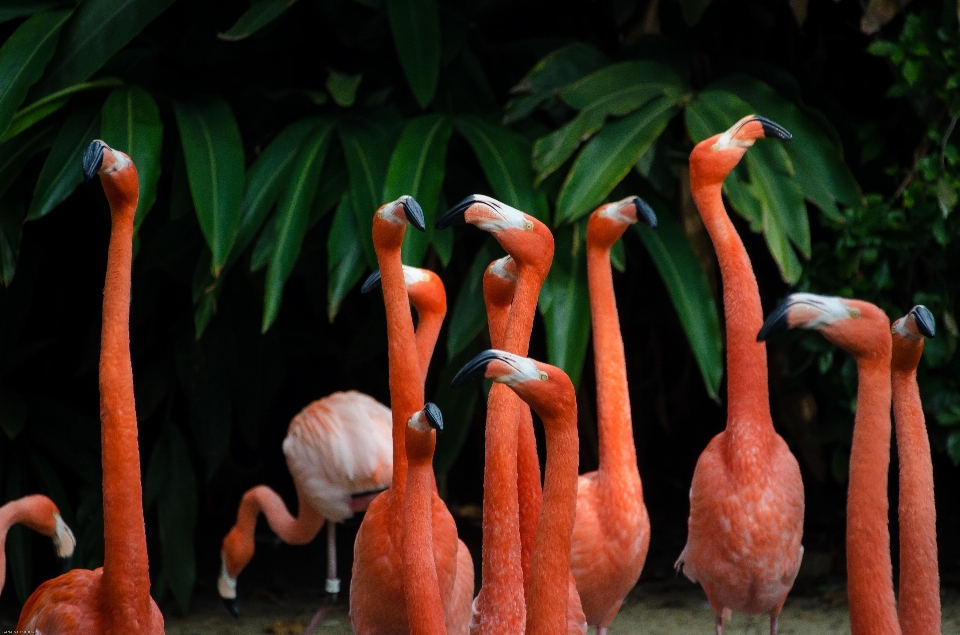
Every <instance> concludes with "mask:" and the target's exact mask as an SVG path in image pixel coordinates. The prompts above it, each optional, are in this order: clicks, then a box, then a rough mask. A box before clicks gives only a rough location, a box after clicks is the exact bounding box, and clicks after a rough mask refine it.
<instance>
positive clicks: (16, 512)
mask: <svg viewBox="0 0 960 635" xmlns="http://www.w3.org/2000/svg"><path fill="white" fill-rule="evenodd" d="M17 523H23V524H24V525H26V526H27V527H29V528H30V529H32V530H33V531H35V532H37V533H39V534H43V535H44V536H46V537H48V538H52V539H53V548H54V549H55V550H56V552H57V558H58V559H59V560H60V564H61V565H63V567H64V571H66V570H67V569H68V568H69V567H70V558H72V557H73V549H74V548H75V547H76V546H77V540H76V539H75V538H74V537H73V532H72V531H70V528H69V527H68V526H67V523H65V522H63V519H62V518H61V517H60V510H59V509H57V506H56V505H54V504H53V501H52V500H50V499H49V498H47V497H46V496H44V495H43V494H32V495H30V496H24V497H23V498H18V499H17V500H12V501H10V502H9V503H7V504H5V505H4V506H3V507H0V591H3V586H4V583H5V582H6V577H7V548H6V541H7V532H8V531H10V528H11V527H13V526H14V525H16V524H17Z"/></svg>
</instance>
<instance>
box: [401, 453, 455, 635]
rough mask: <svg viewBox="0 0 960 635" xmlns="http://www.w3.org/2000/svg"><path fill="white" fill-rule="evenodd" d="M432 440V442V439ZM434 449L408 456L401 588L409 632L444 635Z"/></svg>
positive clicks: (413, 633)
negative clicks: (435, 550)
mask: <svg viewBox="0 0 960 635" xmlns="http://www.w3.org/2000/svg"><path fill="white" fill-rule="evenodd" d="M434 443H435V442H434ZM432 456H433V451H432V450H431V451H430V453H429V457H427V459H426V460H423V459H422V458H418V459H415V460H414V459H411V460H410V461H409V464H408V466H407V470H408V471H407V486H406V492H405V494H404V498H403V546H402V560H403V589H404V596H405V598H406V603H407V617H408V618H409V622H410V633H411V635H445V633H446V632H447V631H446V626H445V624H444V620H443V603H442V601H441V599H440V583H439V581H438V578H437V567H436V562H435V560H434V555H433V511H432V510H433V508H432V505H433V495H434V494H433V491H434V476H433V466H432V460H431V459H432Z"/></svg>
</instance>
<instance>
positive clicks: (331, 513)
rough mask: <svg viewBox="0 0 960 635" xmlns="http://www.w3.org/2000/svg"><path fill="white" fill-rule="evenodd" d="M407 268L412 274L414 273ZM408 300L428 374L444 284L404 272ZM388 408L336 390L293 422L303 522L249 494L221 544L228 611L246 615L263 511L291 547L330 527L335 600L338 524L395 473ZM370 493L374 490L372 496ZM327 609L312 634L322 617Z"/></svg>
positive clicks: (259, 494)
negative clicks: (244, 601) (243, 585)
mask: <svg viewBox="0 0 960 635" xmlns="http://www.w3.org/2000/svg"><path fill="white" fill-rule="evenodd" d="M408 269H409V271H408ZM404 281H405V283H406V285H407V290H408V292H409V294H410V302H411V303H412V304H413V306H414V308H415V309H416V311H417V314H418V315H419V316H420V324H419V328H418V329H417V333H416V335H415V337H416V339H417V347H418V349H419V354H420V363H421V366H423V367H424V368H426V366H427V364H428V363H429V360H430V357H431V356H432V355H433V349H434V347H435V345H436V342H437V336H438V335H439V333H440V326H441V324H442V323H443V317H444V315H445V314H446V311H447V301H446V295H445V294H444V290H443V282H442V281H441V280H440V277H439V276H437V275H436V274H435V273H433V272H432V271H427V270H425V269H416V268H413V267H410V268H407V267H405V268H404ZM379 282H380V273H379V272H376V273H374V274H372V275H371V276H370V277H369V278H368V279H367V281H366V282H365V283H364V285H363V288H362V292H364V293H366V292H368V291H370V290H371V289H373V288H375V287H376V286H378V285H379ZM392 425H393V423H392V419H391V415H390V409H389V408H387V407H386V406H384V405H383V404H381V403H380V402H378V401H376V400H375V399H374V398H373V397H370V396H368V395H365V394H364V393H361V392H357V391H348V392H337V393H333V394H332V395H329V396H327V397H324V398H322V399H318V400H316V401H313V402H311V403H310V404H309V405H308V406H307V407H306V408H304V409H303V410H301V411H300V412H299V413H298V414H297V415H296V416H295V417H294V418H293V419H292V420H291V421H290V426H289V427H288V429H287V436H286V438H285V439H284V440H283V454H284V456H285V457H286V459H287V468H288V469H289V470H290V474H291V475H292V476H293V481H294V486H295V487H296V490H297V501H298V509H299V510H300V512H299V516H298V517H296V518H294V516H293V515H292V514H291V513H290V512H289V511H288V510H287V507H286V505H285V504H284V502H283V500H282V499H281V498H280V496H279V495H278V494H277V493H276V492H274V491H273V490H272V489H270V488H269V487H267V486H266V485H258V486H256V487H254V488H251V489H249V490H247V491H246V492H245V493H244V495H243V498H242V499H241V501H240V507H239V508H238V510H237V522H236V524H235V525H234V526H233V527H232V528H231V529H230V531H229V533H227V535H226V536H225V537H224V539H223V546H222V548H221V552H220V554H221V555H220V558H221V566H220V577H219V578H218V580H217V590H218V592H219V593H220V597H221V598H222V599H223V601H224V604H225V605H226V607H227V610H229V611H230V613H231V614H232V615H233V616H234V617H238V616H239V615H240V607H239V605H238V603H237V599H236V598H237V589H236V586H237V577H238V576H239V575H240V572H241V571H242V570H243V569H244V567H246V566H247V564H248V563H249V562H250V560H251V558H252V557H253V553H254V531H255V529H256V525H257V516H258V515H259V514H260V513H261V512H262V513H263V514H264V516H265V517H266V518H267V522H268V523H269V525H270V528H271V529H272V530H273V532H274V533H275V534H277V536H278V537H279V538H280V539H281V540H282V541H283V542H285V543H287V544H290V545H303V544H307V543H309V542H311V541H312V540H313V539H314V538H315V537H316V535H317V533H318V532H319V531H320V529H321V527H322V526H323V524H324V521H327V580H326V590H327V592H328V593H330V594H331V595H332V597H334V598H335V597H336V594H337V593H339V592H340V580H339V579H338V578H337V552H336V533H335V532H336V530H335V527H336V523H340V522H343V521H344V520H346V519H348V518H351V517H352V516H353V515H354V514H355V513H356V512H360V511H363V510H365V509H366V508H367V507H368V506H369V504H370V501H371V500H372V499H373V496H375V495H376V494H377V493H379V491H380V490H383V489H385V488H386V487H387V486H388V485H389V484H390V476H391V474H392V473H393V455H392V440H391V434H392ZM370 492H373V493H372V494H371V493H370ZM325 613H326V607H324V608H321V609H320V610H319V611H318V612H317V614H316V615H314V618H313V619H312V620H311V622H310V625H309V626H308V627H307V630H306V632H308V633H309V632H311V631H313V629H314V628H315V627H316V625H317V624H319V623H320V620H321V619H323V616H324V614H325Z"/></svg>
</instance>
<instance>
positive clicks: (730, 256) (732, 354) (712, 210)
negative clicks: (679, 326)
mask: <svg viewBox="0 0 960 635" xmlns="http://www.w3.org/2000/svg"><path fill="white" fill-rule="evenodd" d="M720 187H721V186H720V184H719V183H717V184H702V183H700V182H699V179H698V178H697V173H696V171H695V170H691V171H690V189H691V191H692V193H693V200H694V202H695V203H696V205H697V209H698V210H699V211H700V216H701V218H702V219H703V224H704V226H705V227H706V228H707V232H708V233H709V234H710V240H711V241H712V242H713V247H714V250H715V251H716V253H717V260H718V261H719V263H720V274H721V277H722V278H723V312H724V321H725V323H726V331H727V431H728V432H731V433H732V434H731V439H732V440H734V442H735V443H739V442H742V443H748V444H756V443H757V442H758V440H759V439H763V438H768V437H770V436H772V435H773V433H774V432H773V422H772V420H771V418H770V396H769V393H768V391H767V348H766V345H765V344H764V343H763V342H757V333H759V332H760V327H761V326H763V309H762V308H761V306H760V290H759V288H758V287H757V279H756V278H755V277H754V275H753V267H752V266H751V264H750V257H749V256H748V255H747V250H746V249H745V248H744V246H743V242H742V241H741V240H740V236H739V235H738V234H737V230H736V229H735V228H734V227H733V223H731V222H730V217H729V216H728V215H727V211H726V209H725V208H724V206H723V199H722V197H721V194H720Z"/></svg>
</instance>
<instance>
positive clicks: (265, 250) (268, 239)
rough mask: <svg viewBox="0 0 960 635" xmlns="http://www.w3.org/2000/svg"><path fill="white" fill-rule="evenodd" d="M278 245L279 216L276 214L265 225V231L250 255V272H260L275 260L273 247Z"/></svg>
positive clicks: (261, 233)
mask: <svg viewBox="0 0 960 635" xmlns="http://www.w3.org/2000/svg"><path fill="white" fill-rule="evenodd" d="M276 243H277V215H276V214H274V215H273V216H271V217H270V219H269V220H267V222H266V223H264V225H263V231H261V232H260V236H259V237H258V238H257V242H256V243H255V244H254V245H253V253H252V254H250V271H260V270H261V269H263V268H264V267H266V266H267V265H268V264H269V263H270V260H271V259H272V258H273V246H274V245H275V244H276Z"/></svg>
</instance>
